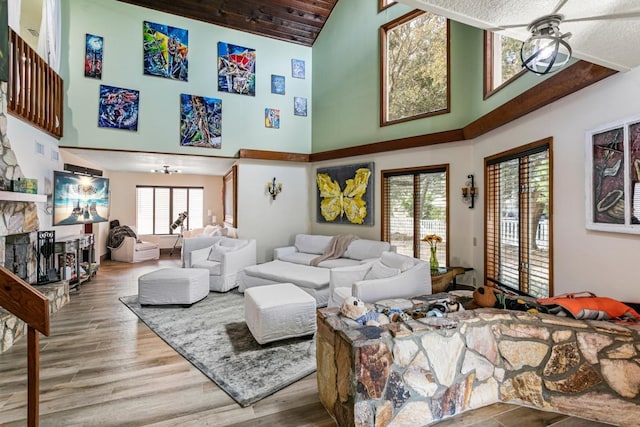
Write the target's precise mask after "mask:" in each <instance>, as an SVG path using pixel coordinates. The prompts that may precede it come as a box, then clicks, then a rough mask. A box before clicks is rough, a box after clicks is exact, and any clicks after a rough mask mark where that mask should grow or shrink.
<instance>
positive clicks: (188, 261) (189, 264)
mask: <svg viewBox="0 0 640 427" xmlns="http://www.w3.org/2000/svg"><path fill="white" fill-rule="evenodd" d="M187 240H189V241H190V243H191V244H187V245H183V247H182V261H183V265H184V267H185V268H206V269H207V270H209V289H210V290H212V291H216V292H227V291H229V290H231V289H233V288H235V287H236V286H238V279H237V276H238V272H239V271H241V270H242V269H243V268H245V267H248V266H250V265H255V264H256V241H255V239H249V240H245V239H231V238H228V237H223V236H220V237H218V238H217V239H216V241H215V242H214V243H209V245H207V246H205V247H202V248H197V246H199V245H201V244H203V243H204V242H205V241H207V240H208V239H206V238H198V237H195V238H192V239H187ZM209 242H211V240H209Z"/></svg>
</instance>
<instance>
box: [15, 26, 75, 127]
mask: <svg viewBox="0 0 640 427" xmlns="http://www.w3.org/2000/svg"><path fill="white" fill-rule="evenodd" d="M8 87H9V93H8V98H9V100H8V105H7V110H8V111H9V113H11V114H13V115H14V116H16V117H18V118H21V119H23V120H25V121H27V122H29V123H31V124H32V125H34V126H36V127H38V128H40V129H42V130H43V131H45V132H46V133H48V134H50V135H51V136H53V137H55V138H58V139H60V138H62V129H63V126H62V113H63V96H64V92H63V89H64V85H63V80H62V78H61V77H60V76H59V75H58V74H57V73H56V72H55V71H54V70H53V69H52V68H51V67H49V64H47V63H46V62H45V60H44V59H42V58H41V57H40V55H38V53H37V52H36V51H35V50H33V49H32V48H31V47H30V46H29V45H28V44H27V42H25V41H24V40H23V39H22V38H21V37H20V36H19V35H18V34H17V33H16V32H14V31H13V30H12V29H10V28H9V85H8Z"/></svg>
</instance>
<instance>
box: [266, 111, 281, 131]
mask: <svg viewBox="0 0 640 427" xmlns="http://www.w3.org/2000/svg"><path fill="white" fill-rule="evenodd" d="M264 126H265V127H268V128H273V129H280V110H276V109H274V108H265V109H264Z"/></svg>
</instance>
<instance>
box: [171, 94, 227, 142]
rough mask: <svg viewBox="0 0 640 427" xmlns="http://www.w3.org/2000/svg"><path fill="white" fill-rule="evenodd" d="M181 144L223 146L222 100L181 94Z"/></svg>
mask: <svg viewBox="0 0 640 427" xmlns="http://www.w3.org/2000/svg"><path fill="white" fill-rule="evenodd" d="M180 145H183V146H191V147H205V148H222V100H221V99H217V98H206V97H204V96H195V95H187V94H184V93H183V94H181V95H180Z"/></svg>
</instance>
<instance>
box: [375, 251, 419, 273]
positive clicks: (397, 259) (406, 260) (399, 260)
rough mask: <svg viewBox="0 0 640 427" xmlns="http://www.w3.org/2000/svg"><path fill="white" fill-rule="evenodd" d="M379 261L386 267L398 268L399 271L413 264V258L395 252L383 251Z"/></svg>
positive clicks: (405, 269)
mask: <svg viewBox="0 0 640 427" xmlns="http://www.w3.org/2000/svg"><path fill="white" fill-rule="evenodd" d="M380 261H382V263H383V264H384V265H386V266H387V267H392V268H399V269H400V271H403V272H404V271H407V270H408V269H410V268H411V267H413V265H414V264H415V261H416V260H415V258H411V257H409V256H406V255H400V254H397V253H395V252H383V253H382V256H381V257H380Z"/></svg>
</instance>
